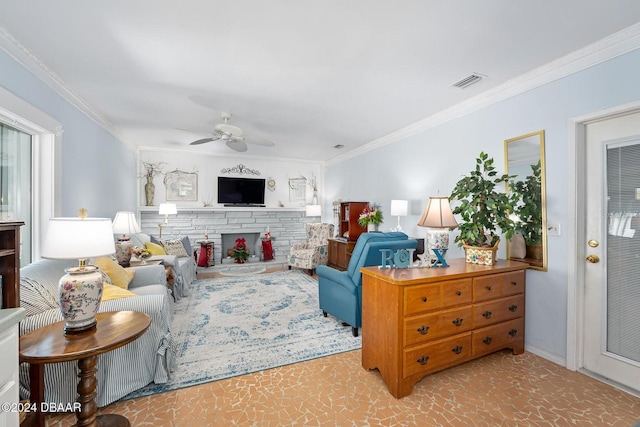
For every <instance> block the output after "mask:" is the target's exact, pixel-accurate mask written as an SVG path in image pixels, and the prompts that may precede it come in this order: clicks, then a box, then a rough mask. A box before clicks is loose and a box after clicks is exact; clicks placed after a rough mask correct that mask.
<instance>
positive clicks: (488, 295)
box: [473, 274, 502, 302]
mask: <svg viewBox="0 0 640 427" xmlns="http://www.w3.org/2000/svg"><path fill="white" fill-rule="evenodd" d="M501 287H502V280H501V277H500V275H499V274H492V275H490V276H482V277H476V278H474V279H473V301H474V302H478V301H488V300H490V299H495V298H499V297H500V296H501V295H502V289H501Z"/></svg>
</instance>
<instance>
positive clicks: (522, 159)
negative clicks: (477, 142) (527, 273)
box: [504, 130, 547, 271]
mask: <svg viewBox="0 0 640 427" xmlns="http://www.w3.org/2000/svg"><path fill="white" fill-rule="evenodd" d="M504 161H505V172H506V173H507V174H509V175H514V176H515V177H514V178H513V181H512V183H511V184H510V185H509V186H508V187H507V192H518V196H519V202H518V203H517V204H516V206H515V208H514V212H513V215H514V220H515V221H516V224H517V227H516V234H515V235H514V237H513V238H512V239H511V241H509V244H508V245H507V258H508V259H512V260H515V261H523V262H526V263H528V264H529V265H531V268H532V269H534V270H541V271H547V203H546V196H545V193H546V191H545V188H546V183H545V161H544V130H540V131H537V132H531V133H528V134H525V135H520V136H516V137H514V138H510V139H506V140H505V141H504Z"/></svg>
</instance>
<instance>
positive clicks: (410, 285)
mask: <svg viewBox="0 0 640 427" xmlns="http://www.w3.org/2000/svg"><path fill="white" fill-rule="evenodd" d="M447 262H448V263H449V264H450V267H448V268H411V269H386V270H381V269H380V268H378V267H365V268H362V269H361V271H362V279H363V282H362V366H363V367H364V368H365V369H375V368H377V369H378V370H379V371H380V374H381V376H382V378H383V379H384V381H385V382H386V384H387V386H388V388H389V392H390V393H391V394H392V395H393V396H394V397H396V398H401V397H404V396H408V395H409V394H411V391H412V390H413V385H414V384H415V383H416V382H418V381H420V380H421V379H422V378H423V377H425V376H426V375H428V374H431V373H433V372H436V371H440V370H442V369H445V368H449V367H452V366H456V365H459V364H461V363H464V362H467V361H469V360H471V359H475V358H477V357H481V356H484V355H486V354H489V353H493V352H495V351H497V350H501V349H503V348H511V349H512V350H513V353H514V354H520V353H522V352H523V351H524V308H525V269H526V268H527V267H528V264H525V263H522V262H515V261H498V263H497V264H495V265H493V266H484V265H478V264H467V263H465V262H464V259H451V260H447Z"/></svg>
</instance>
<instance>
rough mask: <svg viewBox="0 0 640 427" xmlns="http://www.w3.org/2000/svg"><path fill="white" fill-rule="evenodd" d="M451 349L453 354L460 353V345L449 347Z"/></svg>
mask: <svg viewBox="0 0 640 427" xmlns="http://www.w3.org/2000/svg"><path fill="white" fill-rule="evenodd" d="M451 351H453V352H454V353H455V354H460V353H462V346H461V345H457V346H455V347H453V348H452V349H451Z"/></svg>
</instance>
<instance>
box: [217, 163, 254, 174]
mask: <svg viewBox="0 0 640 427" xmlns="http://www.w3.org/2000/svg"><path fill="white" fill-rule="evenodd" d="M220 173H237V174H240V175H260V171H258V170H256V169H249V168H247V167H246V166H245V165H243V164H242V163H239V164H238V165H237V166H234V167H232V168H226V169H222V170H221V171H220Z"/></svg>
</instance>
